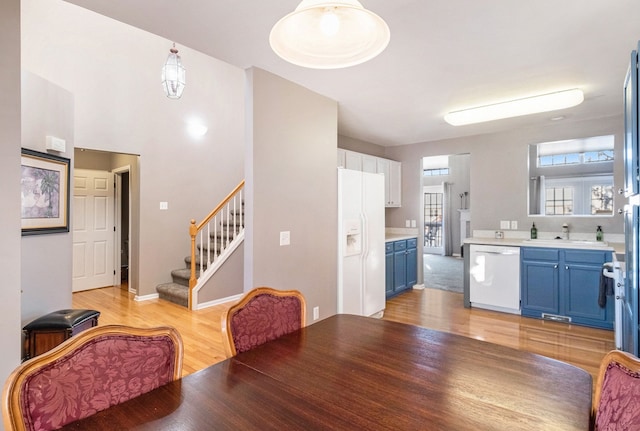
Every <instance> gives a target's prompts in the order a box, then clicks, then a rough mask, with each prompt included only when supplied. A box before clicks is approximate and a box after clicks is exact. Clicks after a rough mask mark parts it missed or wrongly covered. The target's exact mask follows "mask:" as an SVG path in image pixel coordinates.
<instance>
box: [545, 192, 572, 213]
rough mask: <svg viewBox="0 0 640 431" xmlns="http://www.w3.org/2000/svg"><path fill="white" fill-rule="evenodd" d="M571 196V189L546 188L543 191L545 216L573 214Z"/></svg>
mask: <svg viewBox="0 0 640 431" xmlns="http://www.w3.org/2000/svg"><path fill="white" fill-rule="evenodd" d="M573 195H574V193H573V187H547V189H546V191H545V214H546V215H571V214H573Z"/></svg>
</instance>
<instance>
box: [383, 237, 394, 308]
mask: <svg viewBox="0 0 640 431" xmlns="http://www.w3.org/2000/svg"><path fill="white" fill-rule="evenodd" d="M384 257H385V295H386V297H387V298H389V297H390V296H391V295H393V243H391V242H388V243H386V244H385V255H384Z"/></svg>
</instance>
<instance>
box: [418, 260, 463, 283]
mask: <svg viewBox="0 0 640 431" xmlns="http://www.w3.org/2000/svg"><path fill="white" fill-rule="evenodd" d="M463 272H464V259H462V258H460V257H453V256H438V255H435V254H425V255H424V287H430V288H435V289H442V290H449V291H451V292H458V293H462V283H463V281H462V277H463Z"/></svg>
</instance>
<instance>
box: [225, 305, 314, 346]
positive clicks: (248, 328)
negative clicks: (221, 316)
mask: <svg viewBox="0 0 640 431" xmlns="http://www.w3.org/2000/svg"><path fill="white" fill-rule="evenodd" d="M301 313H302V311H301V303H300V300H299V299H298V298H296V297H294V296H274V295H269V294H261V295H258V296H256V297H254V298H253V299H252V300H251V301H250V302H249V303H247V304H246V305H245V306H244V307H243V308H241V309H239V310H237V311H236V312H235V313H233V315H232V316H231V335H232V337H233V343H234V345H235V347H236V352H237V353H241V352H245V351H247V350H251V349H253V348H254V347H256V346H259V345H260V344H263V343H266V342H267V341H272V340H275V339H276V338H278V337H281V336H282V335H284V334H289V333H291V332H293V331H296V330H298V329H300V328H301V327H302V322H301Z"/></svg>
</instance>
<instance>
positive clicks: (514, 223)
mask: <svg viewBox="0 0 640 431" xmlns="http://www.w3.org/2000/svg"><path fill="white" fill-rule="evenodd" d="M511 229H512V230H518V221H517V220H511Z"/></svg>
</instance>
